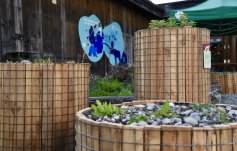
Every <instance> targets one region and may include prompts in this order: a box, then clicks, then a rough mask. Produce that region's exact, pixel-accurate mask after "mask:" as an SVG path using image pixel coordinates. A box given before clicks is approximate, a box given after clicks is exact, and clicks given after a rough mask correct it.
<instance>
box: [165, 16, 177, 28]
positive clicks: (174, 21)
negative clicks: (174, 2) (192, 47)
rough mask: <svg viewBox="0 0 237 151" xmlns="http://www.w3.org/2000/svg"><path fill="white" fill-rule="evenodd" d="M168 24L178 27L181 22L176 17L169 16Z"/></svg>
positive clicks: (168, 25)
mask: <svg viewBox="0 0 237 151" xmlns="http://www.w3.org/2000/svg"><path fill="white" fill-rule="evenodd" d="M166 26H167V27H178V26H179V24H178V22H177V19H176V18H173V17H170V18H168V21H167V23H166Z"/></svg>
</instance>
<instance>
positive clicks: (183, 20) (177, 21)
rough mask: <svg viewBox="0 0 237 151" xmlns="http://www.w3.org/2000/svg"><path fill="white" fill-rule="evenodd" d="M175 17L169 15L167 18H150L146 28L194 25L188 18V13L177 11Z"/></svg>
mask: <svg viewBox="0 0 237 151" xmlns="http://www.w3.org/2000/svg"><path fill="white" fill-rule="evenodd" d="M175 17H176V18H173V17H170V18H168V19H167V20H164V19H163V20H151V21H150V23H149V26H148V28H150V29H152V28H165V27H185V26H191V27H194V26H196V22H194V21H192V20H189V17H188V14H185V13H183V12H180V11H178V12H177V13H176V14H175Z"/></svg>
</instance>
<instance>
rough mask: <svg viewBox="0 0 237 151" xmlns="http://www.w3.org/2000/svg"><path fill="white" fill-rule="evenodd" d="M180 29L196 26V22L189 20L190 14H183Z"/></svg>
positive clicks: (180, 19)
mask: <svg viewBox="0 0 237 151" xmlns="http://www.w3.org/2000/svg"><path fill="white" fill-rule="evenodd" d="M179 25H180V27H185V26H195V25H196V22H194V21H191V20H189V17H188V14H185V13H183V14H182V15H180V18H179Z"/></svg>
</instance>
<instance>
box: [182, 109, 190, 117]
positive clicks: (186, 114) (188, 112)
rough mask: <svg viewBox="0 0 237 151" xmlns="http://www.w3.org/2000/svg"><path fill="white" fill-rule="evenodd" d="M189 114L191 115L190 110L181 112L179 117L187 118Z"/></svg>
mask: <svg viewBox="0 0 237 151" xmlns="http://www.w3.org/2000/svg"><path fill="white" fill-rule="evenodd" d="M191 113H192V110H187V111H184V112H181V113H180V114H181V115H185V116H188V115H189V114H191Z"/></svg>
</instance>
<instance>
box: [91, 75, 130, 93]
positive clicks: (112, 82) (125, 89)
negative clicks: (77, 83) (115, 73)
mask: <svg viewBox="0 0 237 151" xmlns="http://www.w3.org/2000/svg"><path fill="white" fill-rule="evenodd" d="M133 95H134V86H133V85H132V84H126V83H122V82H119V81H118V80H117V79H114V78H102V79H99V80H96V82H95V80H91V82H90V96H93V97H99V96H133Z"/></svg>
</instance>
